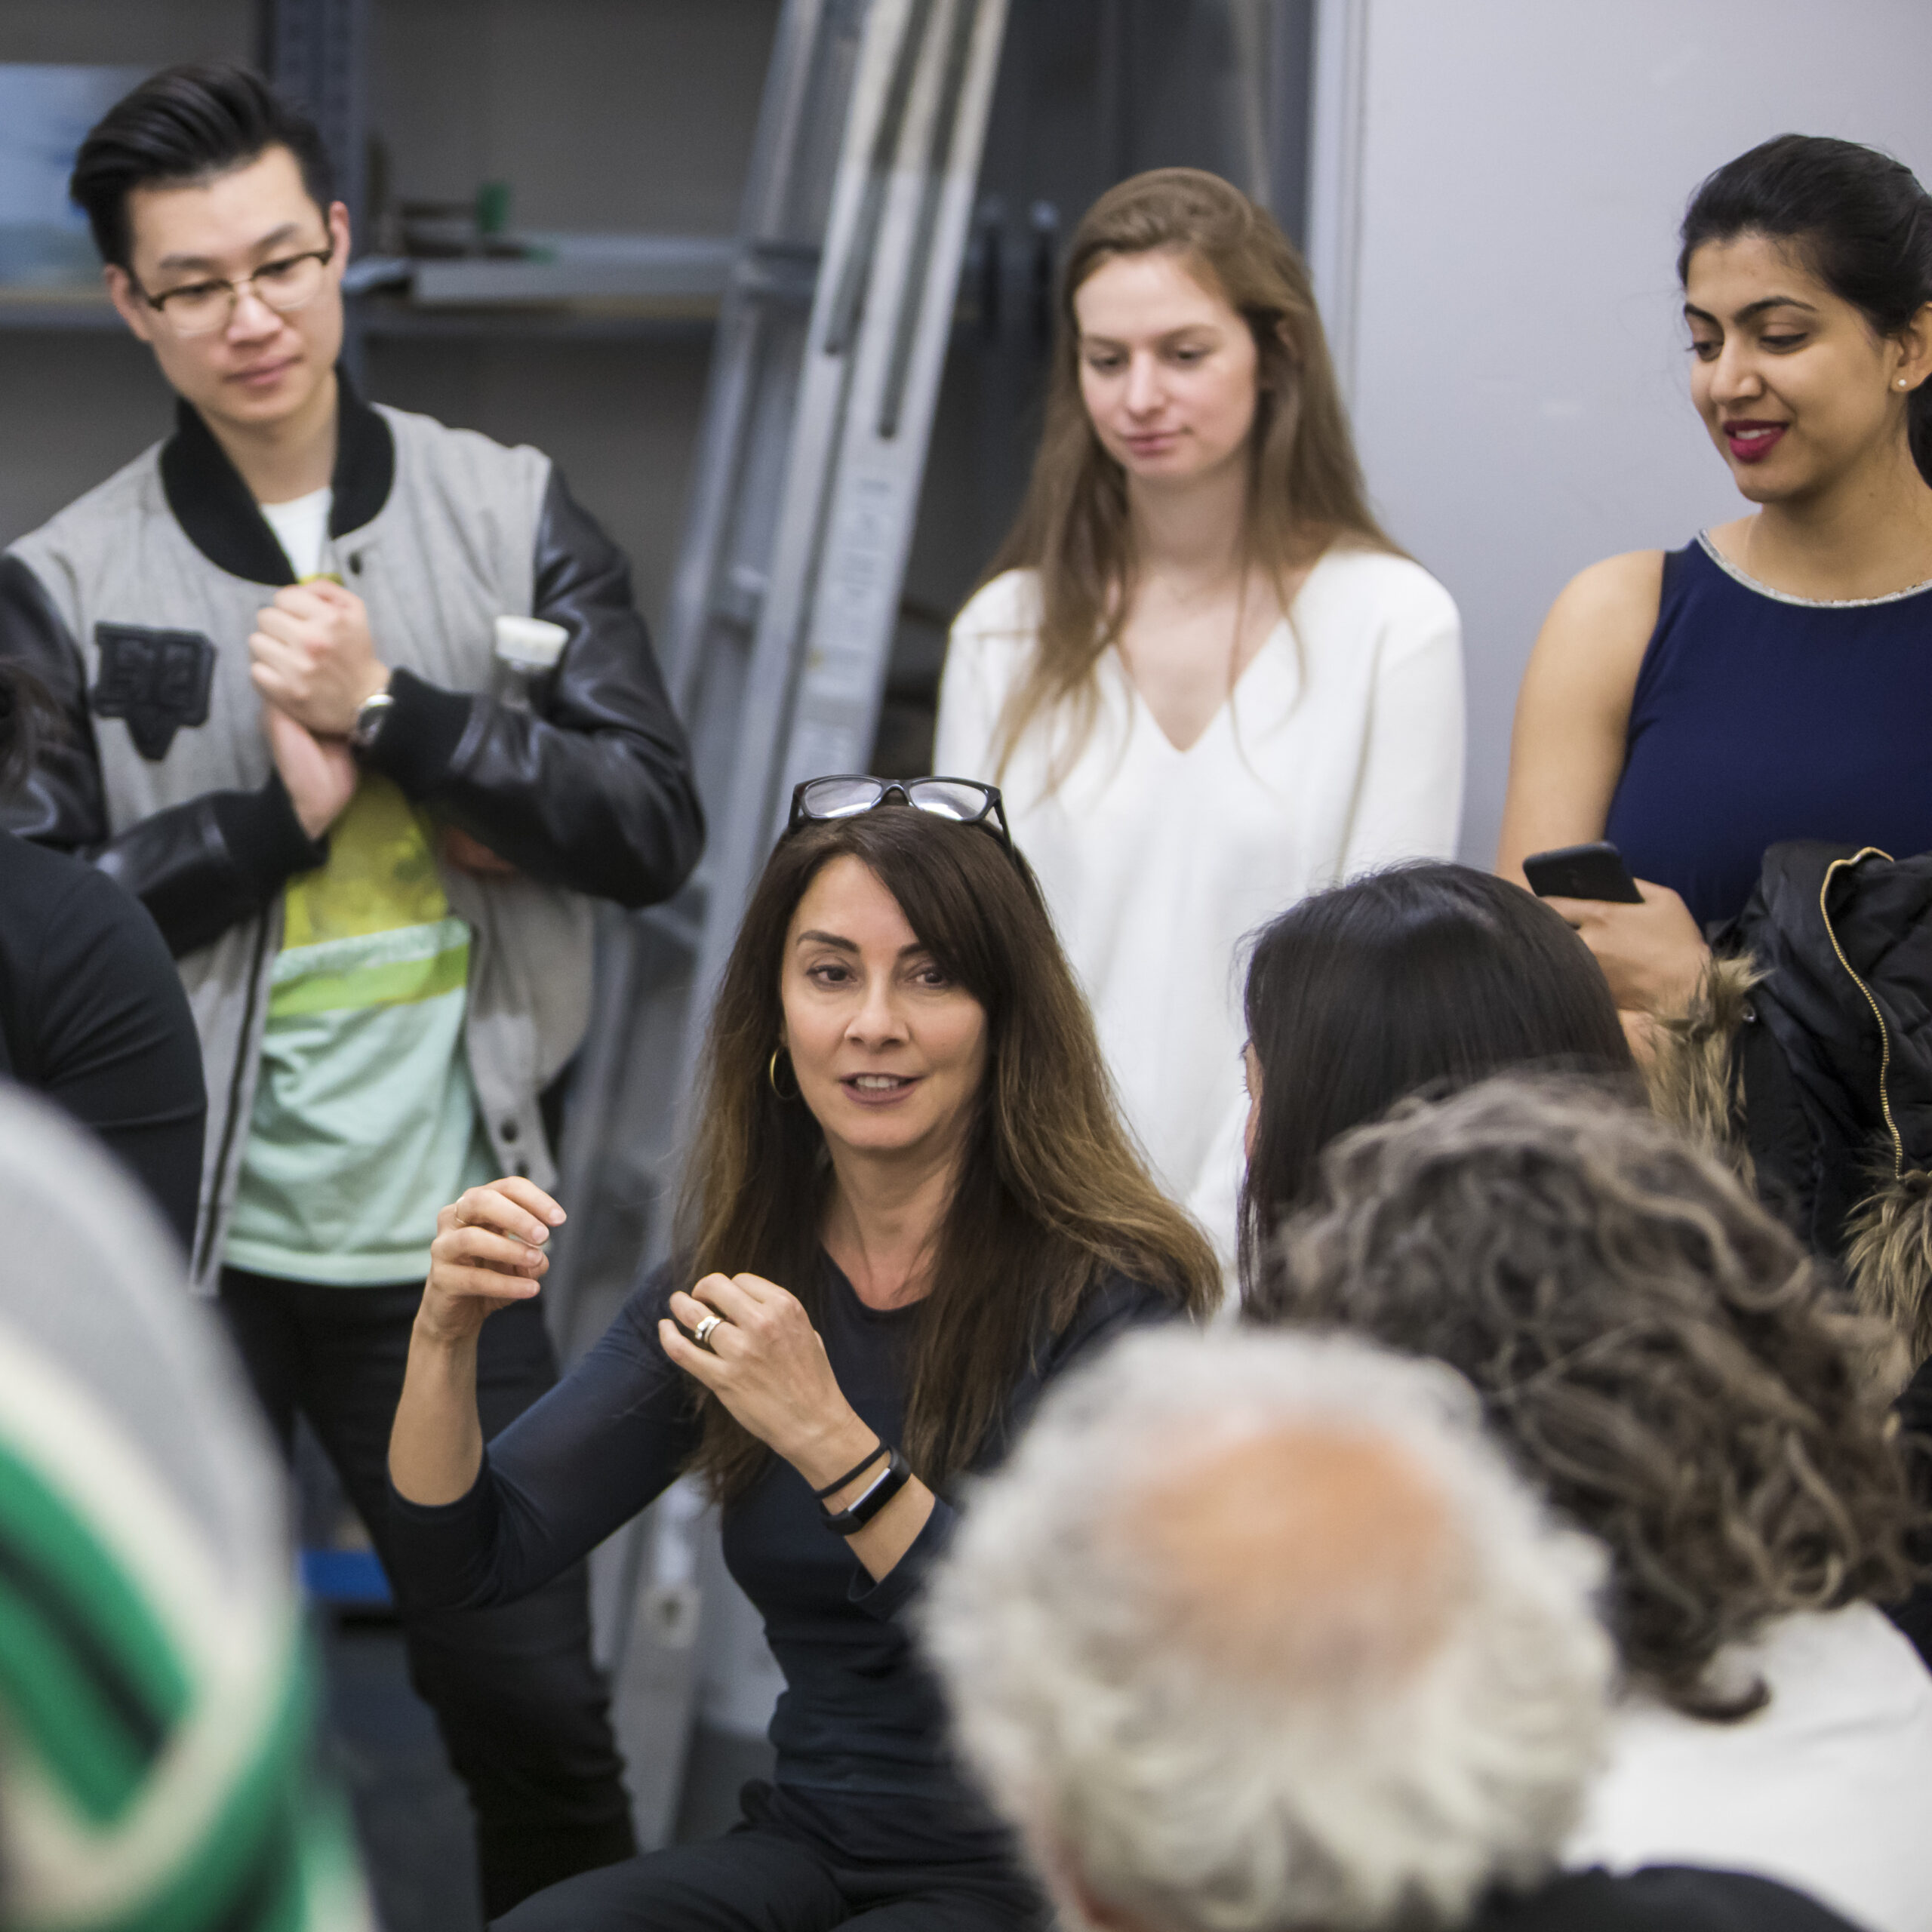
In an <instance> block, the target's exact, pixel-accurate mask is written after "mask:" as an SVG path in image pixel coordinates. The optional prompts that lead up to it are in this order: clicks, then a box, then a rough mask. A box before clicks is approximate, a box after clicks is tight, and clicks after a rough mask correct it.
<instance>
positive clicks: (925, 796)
mask: <svg viewBox="0 0 1932 1932" xmlns="http://www.w3.org/2000/svg"><path fill="white" fill-rule="evenodd" d="M895 800H896V801H897V802H898V803H899V804H902V805H909V806H911V808H912V810H913V811H915V812H928V813H930V814H931V815H932V816H933V817H934V818H943V819H948V820H951V821H952V823H953V824H955V825H983V826H986V829H987V830H988V831H989V832H992V834H993V835H994V836H995V838H998V841H999V842H1000V843H1001V844H1002V845H1004V847H1005V848H1006V849H1007V851H1008V852H1011V851H1013V834H1012V833H1011V832H1009V831H1008V829H1007V824H1006V808H1005V807H1004V805H1003V804H1001V801H1000V795H999V787H998V786H997V785H983V784H982V783H980V780H978V779H977V778H872V777H868V776H866V775H865V774H863V773H859V772H841V773H838V774H835V775H834V776H832V777H826V778H808V779H807V780H805V782H804V783H803V784H802V785H800V786H798V787H797V788H796V789H795V790H794V791H793V792H792V816H791V817H790V819H789V821H788V822H787V823H786V827H785V830H786V835H787V836H788V837H789V835H791V834H792V832H796V831H797V830H798V828H799V826H801V825H824V824H829V823H835V822H836V821H837V820H840V819H842V818H857V817H858V816H859V815H860V814H861V813H862V812H870V811H877V810H878V808H879V807H880V806H881V805H884V804H891V803H893V802H894V801H895Z"/></svg>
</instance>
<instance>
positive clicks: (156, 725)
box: [88, 624, 214, 762]
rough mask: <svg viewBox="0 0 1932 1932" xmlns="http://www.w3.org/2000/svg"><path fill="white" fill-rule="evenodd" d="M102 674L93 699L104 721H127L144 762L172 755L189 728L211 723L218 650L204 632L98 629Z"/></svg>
mask: <svg viewBox="0 0 1932 1932" xmlns="http://www.w3.org/2000/svg"><path fill="white" fill-rule="evenodd" d="M94 642H95V644H96V645H97V646H98V647H99V648H100V676H99V678H97V679H96V680H95V681H94V689H93V690H92V691H90V692H89V693H88V698H89V700H91V703H93V706H94V709H95V711H96V712H97V713H98V714H99V715H100V716H101V717H103V718H125V719H126V720H127V721H128V736H129V737H131V738H132V739H133V740H134V749H136V750H137V752H140V755H142V757H143V758H147V759H149V760H150V761H155V762H158V761H159V760H161V759H162V758H165V757H166V756H167V755H168V746H170V745H171V744H172V743H174V734H175V733H176V732H177V731H179V730H180V728H181V727H182V726H183V725H184V724H206V723H207V722H208V691H209V688H210V687H211V685H213V684H214V643H213V641H211V639H209V638H205V637H204V636H203V635H202V634H201V632H199V631H155V630H148V629H145V628H143V626H140V625H139V624H97V625H95V626H94Z"/></svg>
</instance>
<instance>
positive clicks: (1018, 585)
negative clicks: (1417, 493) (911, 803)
mask: <svg viewBox="0 0 1932 1932" xmlns="http://www.w3.org/2000/svg"><path fill="white" fill-rule="evenodd" d="M1038 595H1039V593H1038V578H1037V577H1036V576H1035V574H1034V573H1033V572H1032V571H1008V573H1006V574H1004V576H1002V577H997V578H995V580H993V582H992V583H989V584H988V585H987V586H986V587H985V588H984V589H983V590H981V591H980V593H979V594H978V595H977V596H976V597H974V599H973V600H972V601H971V603H969V604H968V605H967V606H966V608H965V609H964V611H961V613H960V614H959V617H958V621H957V622H956V623H955V624H954V626H953V628H952V641H951V645H950V648H949V651H948V653H947V657H946V675H945V680H944V682H943V685H942V687H941V689H940V708H939V729H938V737H937V744H936V746H935V749H934V760H933V768H934V771H937V772H940V773H942V774H946V776H949V777H961V778H983V779H987V780H993V781H994V782H995V783H998V784H999V785H1000V786H1001V789H1002V792H1003V793H1004V800H1005V805H1006V811H1007V814H1008V823H1009V824H1010V825H1011V828H1012V831H1013V836H1014V842H1015V843H1016V844H1017V845H1018V846H1019V847H1020V850H1021V851H1023V853H1025V854H1026V857H1027V859H1028V860H1029V862H1030V863H1031V864H1032V866H1033V869H1034V870H1035V872H1037V873H1038V875H1039V879H1040V884H1041V888H1042V889H1043V890H1044V892H1045V894H1046V897H1047V903H1048V906H1049V907H1050V908H1051V910H1052V912H1053V915H1054V921H1055V923H1056V924H1057V926H1058V928H1059V931H1060V939H1061V941H1062V943H1063V944H1064V945H1065V946H1066V949H1067V952H1068V955H1069V957H1070V958H1071V959H1072V962H1073V965H1074V968H1075V971H1076V972H1077V973H1078V974H1079V976H1080V978H1081V982H1082V983H1083V984H1084V986H1085V988H1086V991H1087V995H1088V999H1089V1001H1091V1004H1092V1006H1093V1009H1094V1018H1095V1020H1096V1021H1097V1023H1098V1026H1099V1029H1100V1045H1101V1048H1102V1051H1103V1052H1104V1054H1106V1060H1107V1063H1108V1066H1109V1069H1111V1071H1112V1074H1113V1077H1114V1079H1115V1083H1116V1084H1117V1085H1118V1088H1119V1090H1120V1094H1121V1100H1122V1103H1123V1104H1124V1107H1125V1109H1126V1113H1127V1117H1128V1122H1129V1124H1131V1126H1132V1128H1134V1131H1135V1133H1136V1134H1137V1135H1138V1136H1139V1137H1140V1142H1141V1144H1142V1146H1143V1147H1144V1148H1145V1149H1146V1152H1147V1155H1148V1156H1149V1159H1150V1160H1151V1161H1152V1164H1153V1167H1154V1169H1155V1174H1156V1175H1157V1177H1158V1178H1159V1179H1160V1180H1161V1182H1162V1183H1164V1186H1166V1187H1167V1189H1168V1191H1169V1192H1171V1194H1172V1195H1174V1198H1176V1199H1177V1200H1179V1201H1182V1202H1183V1203H1184V1204H1186V1206H1187V1207H1189V1208H1190V1209H1191V1210H1192V1211H1193V1213H1194V1214H1195V1215H1196V1216H1197V1217H1198V1218H1199V1219H1200V1220H1201V1223H1202V1224H1203V1225H1204V1226H1205V1227H1206V1228H1207V1231H1208V1232H1209V1233H1210V1234H1211V1235H1212V1236H1213V1238H1214V1241H1215V1244H1216V1245H1217V1247H1219V1248H1220V1250H1221V1252H1222V1255H1223V1260H1224V1262H1225V1261H1227V1260H1230V1259H1231V1258H1232V1254H1233V1252H1234V1246H1235V1195H1236V1190H1237V1188H1238V1183H1239V1180H1240V1174H1241V1128H1242V1124H1243V1122H1244V1119H1245V1118H1246V1115H1247V1100H1246V1097H1245V1095H1244V1089H1243V1084H1242V1080H1241V1046H1242V1043H1243V1041H1244V1038H1245V1037H1246V1030H1247V1029H1246V1028H1245V1026H1244V1024H1243V1023H1242V1020H1241V961H1240V959H1239V958H1238V957H1237V954H1238V949H1239V946H1240V942H1241V939H1242V938H1243V937H1244V935H1245V934H1248V933H1249V932H1251V931H1253V930H1254V928H1256V927H1257V926H1260V924H1263V923H1264V922H1265V921H1267V920H1269V919H1270V918H1272V917H1273V916H1274V915H1275V914H1276V913H1278V912H1281V911H1282V910H1284V909H1285V908H1286V907H1287V906H1290V905H1291V904H1293V903H1294V901H1295V900H1298V899H1300V898H1301V897H1303V896H1304V895H1306V894H1308V893H1309V892H1312V891H1318V890H1319V889H1320V888H1322V887H1324V886H1327V885H1330V884H1335V883H1337V882H1339V881H1341V880H1343V879H1345V878H1348V877H1349V876H1350V875H1352V874H1354V873H1356V872H1361V871H1362V870H1363V869H1365V868H1367V867H1370V866H1377V865H1383V864H1386V863H1389V862H1390V861H1392V860H1398V859H1412V858H1438V859H1446V858H1448V857H1451V856H1452V855H1453V854H1454V851H1455V849H1456V839H1457V829H1458V826H1459V822H1460V814H1461V809H1462V790H1463V662H1462V626H1461V623H1460V620H1459V619H1458V617H1457V614H1456V607H1455V605H1454V603H1453V602H1452V601H1451V599H1450V596H1449V593H1448V592H1447V591H1446V590H1444V589H1443V588H1442V586H1441V585H1440V584H1439V583H1437V582H1436V581H1435V579H1434V578H1433V577H1431V576H1430V575H1429V573H1428V572H1427V571H1425V570H1423V569H1422V568H1421V567H1420V565H1416V564H1413V563H1411V562H1409V561H1407V560H1406V559H1405V558H1401V557H1392V556H1389V555H1385V554H1383V553H1381V552H1373V551H1365V550H1355V549H1349V550H1331V552H1329V553H1328V554H1327V555H1324V557H1323V558H1321V561H1319V562H1318V564H1316V565H1315V568H1314V569H1313V570H1312V571H1310V572H1309V576H1308V577H1307V580H1306V582H1305V583H1304V584H1303V587H1302V589H1301V592H1300V595H1298V596H1297V598H1296V599H1295V601H1294V608H1293V609H1292V610H1291V611H1290V613H1289V614H1288V617H1287V619H1285V620H1284V621H1283V622H1282V623H1280V624H1278V625H1277V626H1275V629H1274V631H1273V632H1272V633H1271V634H1270V635H1269V638H1267V640H1266V642H1265V643H1264V644H1263V645H1262V647H1261V648H1260V651H1258V652H1257V654H1256V655H1255V657H1254V660H1253V661H1252V662H1251V663H1250V664H1249V665H1248V666H1247V669H1246V670H1245V671H1244V672H1243V673H1242V675H1241V679H1240V681H1239V682H1238V684H1237V685H1236V686H1235V690H1234V692H1233V694H1232V697H1231V698H1230V699H1229V700H1228V701H1226V702H1225V703H1223V705H1222V706H1221V708H1220V710H1219V711H1218V712H1217V713H1216V714H1215V715H1214V719H1213V721H1211V723H1210V724H1209V725H1208V727H1207V730H1206V731H1204V732H1203V733H1202V734H1201V737H1199V738H1198V739H1197V740H1195V743H1193V744H1192V745H1191V746H1189V747H1188V749H1186V750H1185V751H1183V750H1180V749H1177V747H1176V746H1175V745H1174V743H1173V742H1172V741H1171V740H1170V739H1169V738H1168V737H1167V735H1166V734H1165V733H1164V732H1163V731H1161V728H1160V726H1159V725H1158V724H1156V723H1155V720H1154V717H1153V714H1152V712H1150V711H1149V709H1148V708H1147V706H1146V703H1145V702H1144V701H1143V700H1142V699H1141V697H1140V694H1139V693H1138V692H1137V691H1136V690H1135V688H1134V684H1133V681H1132V680H1131V678H1129V677H1128V675H1127V672H1126V669H1125V667H1124V665H1123V664H1122V663H1121V660H1120V657H1119V656H1118V654H1117V653H1115V652H1113V651H1109V652H1108V653H1107V654H1106V656H1105V657H1103V659H1102V660H1101V662H1100V666H1099V667H1098V672H1097V676H1098V681H1099V690H1100V702H1099V706H1098V709H1097V715H1096V721H1095V724H1094V731H1093V732H1092V734H1091V736H1090V737H1089V738H1088V740H1087V743H1086V744H1085V745H1084V747H1082V749H1081V750H1080V752H1079V753H1078V756H1077V758H1075V760H1074V761H1073V762H1072V765H1071V767H1070V768H1069V770H1068V771H1067V773H1066V777H1064V778H1063V780H1062V781H1061V783H1060V785H1059V786H1057V788H1056V789H1049V785H1048V776H1049V772H1050V770H1051V767H1052V765H1053V763H1054V751H1055V749H1056V748H1057V746H1060V744H1062V743H1064V742H1065V739H1064V734H1065V733H1066V731H1067V729H1068V728H1069V718H1068V716H1067V715H1066V713H1065V712H1061V713H1060V714H1057V715H1054V716H1052V717H1050V718H1047V719H1044V720H1042V721H1040V722H1038V723H1037V724H1035V726H1034V727H1033V728H1032V729H1031V730H1030V731H1029V732H1028V734H1027V735H1026V737H1025V739H1024V740H1023V741H1022V742H1021V743H1020V745H1019V746H1017V747H1016V748H1015V749H1014V754H1013V756H1012V757H1011V759H1010V760H1009V761H1008V765H1007V768H1006V771H1004V774H1001V773H998V772H997V771H995V752H994V740H995V736H996V734H997V732H998V726H999V720H1000V715H1001V710H1002V709H1003V707H1004V705H1005V703H1006V700H1007V697H1008V694H1010V693H1011V691H1013V689H1014V687H1015V685H1017V683H1018V682H1019V681H1020V678H1022V677H1023V675H1024V673H1025V672H1026V666H1027V664H1028V662H1029V659H1030V657H1031V656H1032V652H1033V650H1034V648H1035V635H1036V630H1037V626H1038V608H1039V603H1038Z"/></svg>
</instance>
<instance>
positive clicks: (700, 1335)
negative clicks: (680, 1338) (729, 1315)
mask: <svg viewBox="0 0 1932 1932" xmlns="http://www.w3.org/2000/svg"><path fill="white" fill-rule="evenodd" d="M721 1327H724V1316H723V1315H706V1317H705V1318H704V1319H703V1321H700V1323H699V1324H697V1327H695V1328H694V1329H693V1330H692V1331H691V1340H693V1341H694V1342H695V1343H697V1345H698V1346H699V1347H700V1348H701V1349H708V1348H709V1347H710V1346H711V1338H712V1335H713V1334H715V1332H716V1331H718V1329H720V1328H721Z"/></svg>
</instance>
